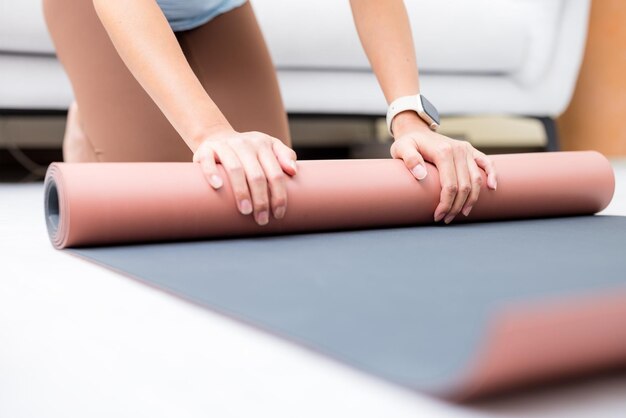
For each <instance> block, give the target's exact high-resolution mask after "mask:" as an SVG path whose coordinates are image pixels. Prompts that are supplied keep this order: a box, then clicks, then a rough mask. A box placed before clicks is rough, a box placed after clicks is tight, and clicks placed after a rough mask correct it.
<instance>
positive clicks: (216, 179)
mask: <svg viewBox="0 0 626 418" xmlns="http://www.w3.org/2000/svg"><path fill="white" fill-rule="evenodd" d="M209 183H211V186H212V187H214V188H216V189H219V188H220V187H222V186H223V185H224V182H223V181H222V178H221V177H220V176H218V175H217V174H213V175H212V176H211V178H210V179H209Z"/></svg>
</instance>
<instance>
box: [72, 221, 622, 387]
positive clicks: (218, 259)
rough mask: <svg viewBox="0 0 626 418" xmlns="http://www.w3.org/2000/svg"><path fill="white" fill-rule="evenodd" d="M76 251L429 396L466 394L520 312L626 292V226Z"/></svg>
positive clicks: (509, 226)
mask: <svg viewBox="0 0 626 418" xmlns="http://www.w3.org/2000/svg"><path fill="white" fill-rule="evenodd" d="M70 251H71V252H73V253H76V254H78V255H80V256H82V257H86V258H88V259H91V260H93V261H95V262H97V263H100V264H103V265H105V266H108V267H110V268H113V269H115V270H117V271H121V272H123V273H125V274H128V275H130V276H132V277H135V278H137V279H139V280H141V281H144V282H146V283H149V284H151V285H155V286H158V287H160V288H163V289H166V290H168V291H170V292H172V293H174V294H176V295H179V296H182V297H183V298H185V299H187V300H189V301H192V302H195V303H197V304H200V305H202V306H205V307H207V308H209V309H212V310H214V311H217V312H220V313H224V314H226V315H229V316H232V317H234V318H237V319H240V320H243V321H244V322H246V323H248V324H251V325H253V326H257V327H259V328H261V329H264V330H266V331H269V332H271V333H273V334H276V335H279V336H282V337H285V338H287V339H289V340H291V341H296V342H298V343H300V344H303V345H305V346H307V347H309V348H312V349H314V350H316V351H320V352H323V353H325V354H327V355H329V356H332V357H333V358H335V359H338V360H340V361H343V362H346V363H348V364H350V365H352V366H354V367H356V368H359V369H361V370H364V371H366V372H369V373H373V374H374V375H377V376H379V377H383V378H385V379H388V380H391V381H394V382H396V383H399V384H402V385H405V386H408V387H410V388H414V389H418V390H425V391H429V392H445V391H446V390H447V389H449V388H451V387H453V386H454V385H455V384H456V383H458V382H457V381H458V379H459V378H460V377H461V374H462V372H463V371H465V369H466V367H467V366H468V363H469V362H471V360H472V358H473V356H474V355H475V354H476V351H477V349H478V348H479V347H480V346H481V343H484V341H483V339H484V338H485V332H486V330H487V326H488V323H489V321H490V320H491V319H493V316H494V314H495V312H497V310H498V309H499V308H500V307H502V306H504V305H506V304H507V303H510V302H516V301H529V300H541V299H544V298H554V297H567V296H573V295H581V294H583V295H584V294H590V293H591V294H593V293H597V292H605V291H607V290H608V289H614V288H622V289H624V288H626V257H624V254H625V253H626V217H609V216H588V217H573V218H556V219H543V220H524V221H510V222H493V223H475V224H460V225H450V226H430V227H413V228H394V229H378V230H367V231H350V232H328V233H315V234H304V235H287V236H274V237H262V238H259V237H255V238H243V239H231V240H216V241H196V242H176V243H160V244H146V245H129V246H117V247H102V248H85V249H74V250H70Z"/></svg>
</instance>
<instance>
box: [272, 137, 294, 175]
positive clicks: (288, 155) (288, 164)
mask: <svg viewBox="0 0 626 418" xmlns="http://www.w3.org/2000/svg"><path fill="white" fill-rule="evenodd" d="M272 150H273V151H274V154H275V155H276V158H277V159H278V163H279V164H280V166H281V168H282V169H283V171H284V172H285V173H287V174H289V175H290V176H293V175H295V174H296V172H297V170H298V167H297V165H296V159H297V158H298V157H297V156H296V152H295V151H294V150H292V149H291V148H289V147H288V146H287V145H285V144H284V143H283V142H282V141H281V140H280V139H277V140H275V141H274V144H273V145H272Z"/></svg>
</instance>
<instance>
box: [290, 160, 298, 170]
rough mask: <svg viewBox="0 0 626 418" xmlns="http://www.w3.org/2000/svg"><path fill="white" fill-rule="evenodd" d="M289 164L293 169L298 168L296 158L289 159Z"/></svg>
mask: <svg viewBox="0 0 626 418" xmlns="http://www.w3.org/2000/svg"><path fill="white" fill-rule="evenodd" d="M289 166H290V167H291V168H293V171H297V170H298V166H297V165H296V162H295V161H294V160H291V161H289Z"/></svg>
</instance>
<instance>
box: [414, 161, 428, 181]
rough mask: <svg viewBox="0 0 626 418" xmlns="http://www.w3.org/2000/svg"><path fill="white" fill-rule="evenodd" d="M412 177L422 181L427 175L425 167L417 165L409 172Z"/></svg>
mask: <svg viewBox="0 0 626 418" xmlns="http://www.w3.org/2000/svg"><path fill="white" fill-rule="evenodd" d="M411 171H412V172H413V175H414V176H415V177H417V179H418V180H423V179H424V178H425V177H426V176H427V175H428V171H426V167H424V165H422V164H418V165H416V166H415V167H413V169H412V170H411Z"/></svg>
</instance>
